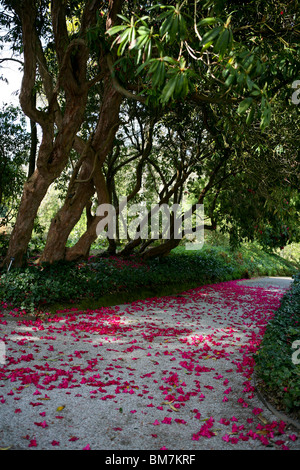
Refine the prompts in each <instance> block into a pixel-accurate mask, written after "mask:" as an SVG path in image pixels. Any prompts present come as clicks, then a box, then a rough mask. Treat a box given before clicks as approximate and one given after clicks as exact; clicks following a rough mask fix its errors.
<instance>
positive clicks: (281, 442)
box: [0, 278, 300, 452]
mask: <svg viewBox="0 0 300 470" xmlns="http://www.w3.org/2000/svg"><path fill="white" fill-rule="evenodd" d="M290 282H291V280H290V279H287V278H280V279H279V278H276V279H275V278H263V279H255V280H253V279H251V280H247V281H240V282H226V283H221V284H215V285H210V286H204V287H200V288H198V289H195V290H193V291H189V292H185V293H183V294H182V295H180V296H170V297H164V298H160V299H149V300H145V301H139V302H135V303H132V304H130V305H123V306H117V307H112V308H103V309H99V310H97V311H88V312H85V313H84V314H80V313H79V312H73V314H70V315H68V316H65V314H64V315H58V317H57V318H55V319H53V318H52V319H51V321H50V320H48V321H47V320H46V321H44V322H41V321H39V322H28V321H25V320H23V321H20V318H19V317H18V316H13V315H18V313H16V312H13V313H12V314H2V316H1V317H0V339H5V341H6V355H7V359H6V363H5V365H4V366H2V368H1V364H0V447H1V448H6V447H8V448H11V449H53V450H55V449H70V450H72V449H79V450H81V449H91V450H95V449H96V450H100V449H101V450H110V451H116V452H117V451H118V450H153V451H154V450H155V451H159V450H160V449H168V450H169V451H171V450H177V451H184V450H186V451H189V452H193V451H197V450H204V449H205V450H208V449H215V450H221V449H224V450H241V449H243V450H247V449H250V450H251V449H269V450H273V449H286V448H289V449H300V439H299V438H298V439H296V440H294V439H295V438H296V436H297V432H295V430H293V429H290V428H289V427H288V426H286V425H284V423H282V422H280V420H279V419H278V417H277V416H275V415H273V414H272V413H271V412H270V411H269V410H268V409H267V408H266V407H265V405H264V404H263V403H262V402H261V401H260V399H259V397H258V396H257V394H256V392H255V389H254V383H253V375H252V372H253V353H255V350H256V348H257V347H258V344H259V341H260V339H261V337H262V335H263V332H264V328H265V325H266V323H267V321H268V319H269V318H270V315H271V314H272V311H274V309H276V308H277V307H278V305H279V300H280V297H281V296H282V294H283V291H284V289H285V288H287V287H288V285H289V284H290Z"/></svg>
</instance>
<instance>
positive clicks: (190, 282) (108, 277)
mask: <svg viewBox="0 0 300 470" xmlns="http://www.w3.org/2000/svg"><path fill="white" fill-rule="evenodd" d="M296 270H297V265H296V264H295V263H291V262H289V261H288V260H285V259H283V258H281V257H280V256H277V255H275V254H268V253H266V252H264V251H263V250H261V249H260V248H259V247H257V246H256V245H253V244H252V245H251V244H249V245H248V246H247V245H245V246H244V247H241V248H240V249H238V250H236V251H231V250H230V247H229V246H226V245H221V246H213V245H211V244H208V245H205V246H204V247H203V249H202V250H200V251H186V250H185V247H178V248H176V249H175V250H174V251H173V252H172V254H171V255H170V256H168V257H165V258H161V259H159V258H158V259H153V260H148V261H144V260H142V259H140V258H139V257H137V256H129V257H128V258H127V259H123V258H121V257H117V256H111V257H103V256H101V255H91V256H90V257H89V259H88V260H87V261H83V262H80V263H78V262H73V263H67V262H57V263H53V264H51V265H50V264H43V265H42V266H40V265H38V266H37V265H35V264H34V260H30V261H29V263H28V266H27V267H25V268H18V269H14V270H13V271H9V272H6V271H2V274H1V277H0V296H1V300H2V301H3V302H6V303H8V304H9V305H12V306H13V307H16V308H20V309H21V310H25V311H27V312H31V313H33V312H34V311H39V310H45V309H47V308H48V307H49V306H52V305H57V304H61V305H63V304H66V303H68V302H71V303H79V302H82V301H86V303H85V306H86V307H87V308H88V307H92V306H93V302H97V301H98V304H97V305H98V306H99V305H100V304H101V302H100V304H99V299H102V300H103V299H104V297H105V299H106V302H108V304H109V303H110V304H111V303H115V304H116V303H118V299H119V300H120V301H123V300H125V301H126V300H135V299H140V298H143V297H149V296H152V295H160V294H169V293H171V292H174V291H177V292H180V290H183V289H186V288H191V287H197V286H199V285H203V284H209V283H214V282H221V281H230V280H232V279H242V278H249V277H253V276H259V275H261V276H265V275H267V276H275V275H286V276H289V275H292V274H293V273H295V272H296ZM120 295H123V297H120ZM124 295H125V297H124Z"/></svg>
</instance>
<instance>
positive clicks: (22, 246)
mask: <svg viewBox="0 0 300 470" xmlns="http://www.w3.org/2000/svg"><path fill="white" fill-rule="evenodd" d="M50 184H51V180H50V179H47V178H45V177H44V176H43V175H41V174H40V172H39V170H38V169H37V170H35V172H34V173H33V175H32V176H31V178H30V179H29V180H28V181H26V183H25V185H24V190H23V196H22V201H21V204H20V207H19V211H18V215H17V220H16V224H15V227H14V229H13V232H12V234H11V237H10V242H9V248H8V252H7V254H6V257H5V260H4V262H3V266H8V264H9V263H10V261H11V259H12V258H13V264H12V266H13V267H21V266H23V265H24V263H25V256H26V252H27V247H28V243H29V241H30V237H31V233H32V230H33V224H34V220H35V217H36V214H37V211H38V208H39V206H40V203H41V202H42V200H43V198H44V196H45V194H46V192H47V190H48V187H49V185H50Z"/></svg>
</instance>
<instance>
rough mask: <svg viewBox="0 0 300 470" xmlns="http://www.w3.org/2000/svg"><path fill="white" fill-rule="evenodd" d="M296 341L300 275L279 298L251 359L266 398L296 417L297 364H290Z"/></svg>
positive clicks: (299, 393) (299, 404)
mask: <svg viewBox="0 0 300 470" xmlns="http://www.w3.org/2000/svg"><path fill="white" fill-rule="evenodd" d="M298 340H300V274H297V275H295V276H294V282H293V284H292V286H291V288H290V289H289V291H288V292H287V293H286V294H285V295H284V296H283V298H282V300H281V304H280V307H279V309H278V310H277V311H276V313H275V315H274V317H273V319H272V320H271V321H270V322H269V323H268V325H267V329H266V332H265V335H264V337H263V340H262V342H261V345H260V349H259V351H258V353H257V355H256V357H255V362H256V372H257V376H258V378H259V379H261V380H262V386H263V389H264V391H265V392H266V393H267V395H269V394H270V395H272V397H275V399H276V401H277V403H278V405H279V406H280V407H283V408H285V410H287V411H294V412H296V413H297V414H298V415H299V416H300V364H297V363H295V361H294V360H293V353H294V352H295V351H294V350H293V347H292V346H293V343H294V341H298Z"/></svg>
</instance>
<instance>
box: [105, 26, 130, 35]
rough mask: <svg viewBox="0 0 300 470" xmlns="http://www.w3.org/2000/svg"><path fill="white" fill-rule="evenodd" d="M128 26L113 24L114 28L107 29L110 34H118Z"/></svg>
mask: <svg viewBox="0 0 300 470" xmlns="http://www.w3.org/2000/svg"><path fill="white" fill-rule="evenodd" d="M126 28H127V25H126V26H124V25H123V26H113V27H112V28H110V29H109V30H108V31H107V34H109V36H112V35H113V34H117V33H119V32H120V31H124V29H126Z"/></svg>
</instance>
